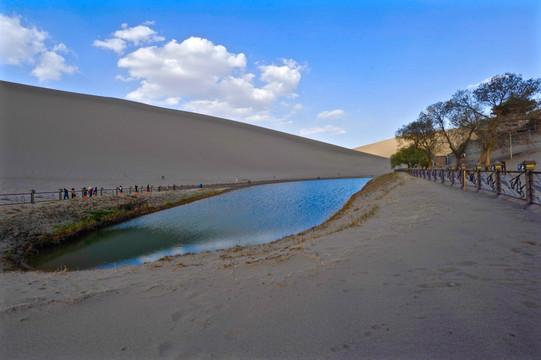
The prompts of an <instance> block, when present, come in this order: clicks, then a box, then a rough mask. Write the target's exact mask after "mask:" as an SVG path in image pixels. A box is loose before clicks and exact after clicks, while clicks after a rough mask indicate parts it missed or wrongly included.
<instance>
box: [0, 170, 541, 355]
mask: <svg viewBox="0 0 541 360" xmlns="http://www.w3.org/2000/svg"><path fill="white" fill-rule="evenodd" d="M539 224H541V214H540V213H539V211H536V210H535V209H524V208H523V206H522V205H518V204H515V203H513V202H510V201H506V200H502V199H495V198H494V197H493V196H489V195H486V194H475V193H472V192H464V191H462V190H460V189H457V188H450V187H448V186H444V185H441V184H437V183H433V182H429V181H425V180H423V179H418V178H413V177H410V176H408V175H405V174H399V175H398V174H397V175H389V176H387V177H386V178H385V179H383V181H382V180H381V179H380V180H379V181H378V182H376V183H375V184H374V183H372V184H369V185H367V186H366V187H365V189H364V190H363V191H362V192H361V193H360V194H359V195H358V196H356V197H355V198H354V199H353V200H352V201H350V202H349V204H348V205H347V207H346V209H344V211H342V212H341V213H339V214H338V215H337V216H335V217H334V218H333V220H332V221H330V222H328V223H326V224H324V225H323V226H320V227H318V228H316V229H314V230H312V231H308V232H306V233H305V234H301V235H298V236H292V237H288V238H285V239H282V240H280V241H277V242H274V243H272V244H266V245H258V246H248V247H245V248H235V249H230V250H226V251H218V252H215V253H203V254H196V255H186V256H181V257H173V258H168V259H166V260H164V261H159V262H155V263H150V264H146V265H142V266H125V267H122V268H118V269H109V270H99V271H80V272H71V273H32V272H27V273H20V272H14V273H2V274H0V289H2V290H1V291H2V296H1V304H0V327H1V334H2V336H1V339H0V348H2V357H3V358H6V359H34V358H40V359H73V358H78V359H104V358H106V359H107V358H109V359H112V358H114V359H149V358H165V359H212V358H216V359H326V358H331V359H538V358H539V357H540V355H541V328H540V327H539V323H540V321H541V280H540V279H541V240H540V239H541V226H540V225H539Z"/></svg>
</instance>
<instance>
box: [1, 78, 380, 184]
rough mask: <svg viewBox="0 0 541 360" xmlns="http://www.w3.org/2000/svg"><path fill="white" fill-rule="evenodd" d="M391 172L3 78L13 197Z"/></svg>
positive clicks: (329, 150) (255, 133)
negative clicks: (63, 190) (90, 188)
mask: <svg viewBox="0 0 541 360" xmlns="http://www.w3.org/2000/svg"><path fill="white" fill-rule="evenodd" d="M388 171H390V163H389V160H388V159H386V158H383V157H379V156H374V155H370V154H364V153H359V152H358V151H354V150H350V149H345V148H342V147H338V146H334V145H330V144H326V143H322V142H319V141H314V140H310V139H306V138H302V137H299V136H294V135H290V134H286V133H282V132H278V131H273V130H269V129H264V128H261V127H257V126H252V125H248V124H244V123H240V122H235V121H230V120H225V119H220V118H216V117H211V116H205V115H200V114H194V113H189V112H184V111H176V110H171V109H164V108H159V107H155V106H149V105H144V104H141V103H136V102H131V101H126V100H119V99H113V98H105V97H98V96H90V95H82V94H75V93H69V92H63V91H55V90H49V89H44V88H38V87H32V86H25V85H20V84H14V83H9V82H4V81H0V193H4V194H5V193H13V192H24V193H28V191H29V190H30V189H35V190H37V191H56V190H57V189H58V188H64V187H66V188H68V189H71V188H72V187H75V188H76V189H81V188H82V187H83V186H97V187H105V188H115V187H117V186H119V185H123V186H124V187H125V188H127V187H128V186H130V185H131V186H133V185H135V184H138V185H141V184H143V185H146V184H152V185H155V186H158V185H173V184H177V185H180V184H200V183H205V184H208V183H212V184H215V183H231V182H235V181H237V180H247V179H249V180H252V181H255V180H273V179H299V178H317V177H322V178H324V177H372V176H374V175H380V174H383V173H386V172H388ZM162 176H163V177H164V180H162Z"/></svg>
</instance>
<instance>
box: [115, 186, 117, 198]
mask: <svg viewBox="0 0 541 360" xmlns="http://www.w3.org/2000/svg"><path fill="white" fill-rule="evenodd" d="M115 195H117V196H118V186H117V187H116V188H115Z"/></svg>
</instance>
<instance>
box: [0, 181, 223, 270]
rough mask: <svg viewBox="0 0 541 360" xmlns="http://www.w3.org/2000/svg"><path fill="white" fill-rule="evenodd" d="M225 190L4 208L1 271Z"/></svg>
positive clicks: (1, 215) (0, 216) (0, 233)
mask: <svg viewBox="0 0 541 360" xmlns="http://www.w3.org/2000/svg"><path fill="white" fill-rule="evenodd" d="M224 191H226V190H225V189H217V190H213V189H191V190H183V191H169V192H154V193H151V194H141V195H123V196H98V197H92V198H89V199H72V200H65V201H57V202H49V203H40V204H36V205H28V204H26V205H24V204H23V205H13V206H9V207H6V208H3V209H2V211H1V212H0V239H1V241H0V253H1V259H0V260H1V262H2V268H3V269H4V270H6V269H9V270H13V269H21V268H25V267H26V265H25V258H26V257H27V256H28V255H30V254H32V253H35V252H36V251H38V250H39V249H40V248H42V247H45V246H51V245H54V244H58V243H61V242H64V241H66V240H69V239H71V238H73V237H75V236H77V235H80V234H81V233H83V232H87V231H91V230H95V229H97V228H101V227H104V226H108V225H111V224H114V223H118V222H121V221H125V220H128V219H131V218H133V217H136V216H140V215H144V214H149V213H152V212H155V211H159V210H164V209H168V208H171V207H174V206H179V205H182V204H186V203H189V202H192V201H196V200H199V199H202V198H205V197H209V196H213V195H217V194H220V193H222V192H224Z"/></svg>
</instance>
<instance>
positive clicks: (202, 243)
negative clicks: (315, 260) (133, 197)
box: [29, 179, 369, 270]
mask: <svg viewBox="0 0 541 360" xmlns="http://www.w3.org/2000/svg"><path fill="white" fill-rule="evenodd" d="M368 180H369V179H340V180H318V181H303V182H294V183H281V184H271V185H262V186H255V187H251V188H247V189H241V190H237V191H233V192H229V193H226V194H223V195H220V196H216V197H212V198H207V199H204V200H200V201H197V202H195V203H191V204H187V205H184V206H179V207H176V208H172V209H168V210H164V211H160V212H156V213H153V214H149V215H145V216H142V217H140V218H137V219H133V220H130V221H127V222H125V223H122V224H119V225H115V226H111V227H109V228H106V229H103V230H99V231H96V232H94V233H91V234H89V235H86V236H83V237H82V238H81V239H79V240H77V241H75V242H70V243H69V244H68V245H64V246H61V247H58V248H55V249H52V250H50V251H46V252H44V253H42V254H40V255H39V256H34V257H32V258H31V259H29V263H30V264H31V265H32V266H34V267H37V268H40V269H44V270H56V269H58V268H61V267H67V268H68V269H70V270H71V269H89V268H95V267H99V268H104V267H113V266H120V265H125V264H141V263H144V262H147V261H154V260H157V259H159V258H161V257H163V256H166V255H176V254H185V253H188V252H193V253H196V252H201V251H213V250H217V249H225V248H229V247H234V246H236V245H246V244H260V243H265V242H270V241H273V240H277V239H279V238H281V237H284V236H287V235H291V234H295V233H299V232H301V231H304V230H307V229H309V228H311V227H313V226H316V225H318V224H321V223H322V222H324V221H325V220H326V219H328V218H329V217H330V216H331V215H332V214H334V213H335V212H336V211H338V210H339V209H340V208H341V207H342V205H343V204H344V203H345V202H346V201H347V200H348V199H349V198H350V197H351V195H353V194H354V193H356V192H358V191H359V190H360V189H361V188H362V187H363V186H364V185H365V184H366V182H367V181H368Z"/></svg>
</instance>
